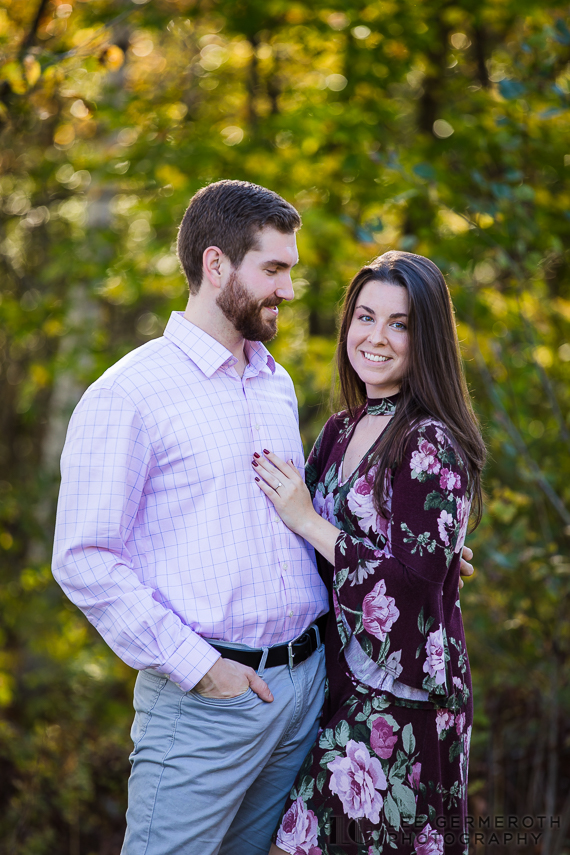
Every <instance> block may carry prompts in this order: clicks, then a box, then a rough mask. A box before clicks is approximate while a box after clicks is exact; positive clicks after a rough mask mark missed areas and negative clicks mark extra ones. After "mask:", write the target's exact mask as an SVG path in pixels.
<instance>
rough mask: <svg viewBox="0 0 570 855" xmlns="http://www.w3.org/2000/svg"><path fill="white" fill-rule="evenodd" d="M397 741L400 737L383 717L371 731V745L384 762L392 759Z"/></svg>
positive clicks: (375, 723) (373, 725) (377, 720)
mask: <svg viewBox="0 0 570 855" xmlns="http://www.w3.org/2000/svg"><path fill="white" fill-rule="evenodd" d="M397 741H398V737H397V736H396V734H395V733H394V729H393V728H392V726H391V725H389V724H388V722H387V721H386V719H384V718H382V717H380V718H377V719H376V721H375V722H374V723H373V724H372V727H371V729H370V745H371V747H372V749H373V751H375V752H376V754H377V755H378V757H381V758H382V759H383V760H387V759H388V758H389V757H391V756H392V752H393V750H394V745H395V744H396V742H397Z"/></svg>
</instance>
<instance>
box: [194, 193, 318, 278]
mask: <svg viewBox="0 0 570 855" xmlns="http://www.w3.org/2000/svg"><path fill="white" fill-rule="evenodd" d="M265 226H271V227H272V228H274V229H277V231H279V232H282V233H283V234H292V233H293V232H296V231H297V229H299V228H300V227H301V217H300V216H299V213H298V212H297V211H296V210H295V208H294V207H293V206H292V205H290V204H289V202H286V201H285V199H282V198H281V196H278V195H277V193H274V192H273V191H272V190H267V189H266V188H265V187H260V186H259V185H258V184H250V183H249V182H248V181H216V182H215V183H214V184H208V185H207V187H203V188H202V189H201V190H198V192H197V193H196V195H195V196H193V197H192V199H191V200H190V204H189V205H188V208H187V209H186V213H185V214H184V217H183V218H182V222H181V224H180V229H179V231H178V258H179V259H180V263H181V264H182V267H183V269H184V273H185V274H186V278H187V280H188V286H189V288H190V293H191V294H197V293H198V291H199V290H200V285H201V284H202V272H203V261H202V256H203V254H204V250H205V249H206V248H207V247H209V246H218V247H219V248H220V249H221V250H222V252H223V253H224V255H226V256H227V257H228V258H229V260H230V262H231V263H232V265H233V267H234V268H237V267H239V266H240V264H241V262H242V261H243V259H244V256H245V255H246V254H247V253H248V252H249V251H250V250H251V249H256V248H257V246H258V241H257V237H258V233H259V231H260V230H261V229H263V228H265Z"/></svg>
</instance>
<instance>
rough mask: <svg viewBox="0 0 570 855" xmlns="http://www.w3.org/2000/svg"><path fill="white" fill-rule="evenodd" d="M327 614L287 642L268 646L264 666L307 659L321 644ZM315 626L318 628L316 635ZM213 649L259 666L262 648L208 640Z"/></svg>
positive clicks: (236, 659)
mask: <svg viewBox="0 0 570 855" xmlns="http://www.w3.org/2000/svg"><path fill="white" fill-rule="evenodd" d="M327 617H328V615H322V616H321V617H320V618H318V619H317V620H316V621H315V623H314V624H312V625H311V626H310V627H309V628H308V629H307V630H305V632H304V633H303V634H302V635H300V636H299V637H298V638H294V639H293V641H290V642H289V643H288V644H276V645H275V647H270V648H269V651H268V653H267V659H266V661H265V667H266V668H275V667H276V666H277V665H289V666H290V667H291V668H294V666H295V665H299V664H300V663H301V662H304V661H305V659H308V658H309V656H311V654H312V653H314V652H315V650H316V649H317V647H318V646H319V642H320V643H321V644H322V642H323V641H324V637H325V628H326V625H327ZM315 626H316V627H317V628H318V630H319V632H318V636H317V631H316V629H315ZM208 644H211V645H212V647H213V648H215V650H218V651H219V652H220V653H221V654H222V656H223V657H224V659H233V660H234V662H241V664H242V665H249V667H250V668H253V669H254V670H255V671H257V669H258V668H259V665H260V663H261V658H262V656H263V650H258V649H250V650H243V649H241V648H238V647H225V646H224V643H223V641H210V640H208Z"/></svg>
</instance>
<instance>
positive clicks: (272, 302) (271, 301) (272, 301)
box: [259, 297, 284, 309]
mask: <svg viewBox="0 0 570 855" xmlns="http://www.w3.org/2000/svg"><path fill="white" fill-rule="evenodd" d="M283 300H284V297H268V298H267V299H266V300H262V302H261V303H260V304H259V306H260V308H261V309H264V308H265V307H267V308H268V309H269V308H271V306H278V305H279V304H280V303H282V302H283Z"/></svg>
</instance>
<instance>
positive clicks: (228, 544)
mask: <svg viewBox="0 0 570 855" xmlns="http://www.w3.org/2000/svg"><path fill="white" fill-rule="evenodd" d="M246 353H247V356H248V359H249V364H248V365H247V367H246V370H245V373H244V375H243V377H241V378H240V377H239V375H238V374H237V372H236V370H235V368H234V365H235V363H236V359H235V357H233V356H232V354H231V353H230V351H228V350H227V349H226V348H225V347H224V346H223V345H221V344H220V343H219V342H218V341H216V340H215V339H213V338H212V337H211V336H209V335H208V334H207V333H205V332H203V331H202V330H201V329H200V328H199V327H197V326H195V325H194V324H191V323H190V322H189V321H187V320H186V319H185V318H184V316H183V314H182V313H179V312H175V313H173V315H172V316H171V318H170V320H169V322H168V325H167V327H166V329H165V331H164V336H162V337H161V338H158V339H155V340H154V341H151V342H148V343H147V344H145V345H143V346H142V347H140V348H138V349H137V350H134V351H133V352H132V353H129V354H128V355H127V356H125V357H124V358H123V359H121V360H120V361H119V362H118V363H117V364H116V365H114V366H112V368H110V369H109V370H108V371H106V372H105V374H103V376H102V377H100V378H99V379H98V380H97V381H96V382H95V383H94V384H93V385H92V386H91V387H90V388H89V389H88V390H87V392H86V393H85V394H84V396H83V398H82V399H81V401H80V402H79V404H78V406H77V408H76V410H75V412H74V413H73V416H72V418H71V422H70V425H69V430H68V433H67V439H66V443H65V448H64V451H63V455H62V462H61V470H62V483H61V491H60V496H59V504H58V511H57V524H56V534H55V546H54V559H53V572H54V575H55V577H56V579H57V581H58V582H59V584H60V585H61V586H62V588H63V589H64V591H65V592H66V594H67V595H68V597H69V598H70V599H71V600H72V601H73V602H74V603H75V604H76V605H77V606H79V608H80V609H81V610H82V611H83V612H84V613H85V615H86V616H87V618H88V619H89V621H90V622H91V623H92V624H93V625H94V626H95V627H96V628H97V630H98V631H99V632H100V633H101V635H102V636H103V638H104V639H105V641H106V642H107V643H108V644H109V645H110V647H112V649H113V650H114V651H115V652H116V653H117V654H118V655H119V656H120V657H121V658H122V659H123V660H124V661H125V662H127V663H128V664H129V665H131V666H132V667H133V668H138V669H144V668H153V669H155V670H157V671H160V672H161V673H163V674H165V675H166V676H168V677H170V679H171V680H173V681H174V682H175V683H178V684H179V685H180V687H181V688H182V689H184V690H185V691H187V690H189V689H191V688H192V687H193V686H194V685H195V684H196V683H197V682H198V681H199V680H200V679H201V677H202V676H203V675H204V674H205V673H206V672H207V671H208V670H209V669H210V668H211V667H212V665H213V664H214V662H215V661H216V659H217V658H218V656H219V654H218V653H217V652H216V651H215V650H214V649H213V648H212V647H211V646H210V645H209V644H208V643H207V641H205V640H204V637H205V638H216V639H222V640H225V641H230V642H241V643H244V644H247V645H249V646H251V647H262V646H271V645H274V644H280V643H283V642H287V641H290V640H291V639H293V638H296V637H297V636H298V635H300V634H301V633H302V632H303V631H304V630H305V629H306V628H307V627H308V626H309V625H310V624H311V623H312V622H313V621H314V620H315V619H316V618H317V617H319V616H320V615H321V614H324V613H325V612H326V611H328V598H327V594H326V590H325V588H324V585H323V583H322V582H321V579H320V577H319V575H318V573H317V569H316V563H315V557H314V552H313V550H312V548H311V547H310V546H309V545H308V544H307V543H306V542H305V541H304V540H303V539H302V538H300V537H298V536H297V535H295V534H293V533H292V532H291V531H290V530H289V529H288V528H287V527H286V526H285V525H284V523H282V522H281V520H280V519H279V517H278V516H277V515H276V513H275V511H274V509H273V506H272V505H271V503H270V502H269V501H268V499H267V498H266V497H265V496H264V494H263V493H262V492H261V490H259V488H258V487H257V485H256V484H255V482H254V474H253V471H252V468H251V458H252V454H253V452H254V451H258V452H261V450H262V449H263V448H269V449H271V450H272V451H275V452H276V453H277V454H279V456H280V457H282V458H284V459H286V460H287V459H292V460H293V462H294V463H295V465H296V466H297V467H299V468H303V465H304V462H303V449H302V445H301V440H300V437H299V429H298V415H297V402H296V398H295V392H294V389H293V384H292V382H291V379H290V377H289V375H288V374H287V372H286V371H285V370H284V369H283V368H281V366H279V365H277V364H276V363H275V361H274V360H273V357H272V356H271V355H270V353H269V352H268V351H267V349H266V348H265V347H264V346H263V345H262V344H260V343H258V342H251V343H247V344H246Z"/></svg>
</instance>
